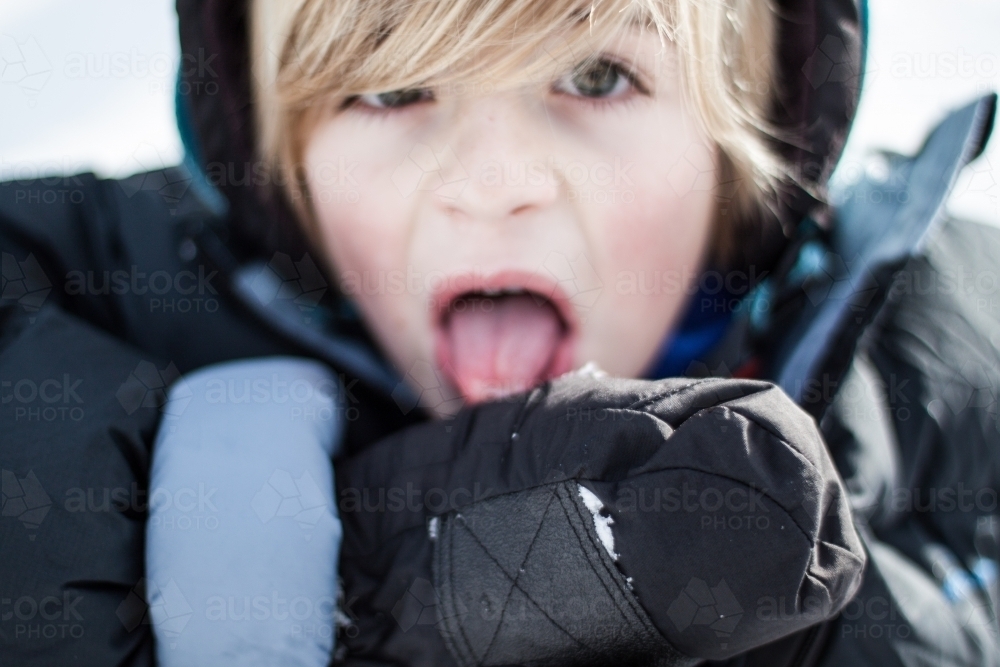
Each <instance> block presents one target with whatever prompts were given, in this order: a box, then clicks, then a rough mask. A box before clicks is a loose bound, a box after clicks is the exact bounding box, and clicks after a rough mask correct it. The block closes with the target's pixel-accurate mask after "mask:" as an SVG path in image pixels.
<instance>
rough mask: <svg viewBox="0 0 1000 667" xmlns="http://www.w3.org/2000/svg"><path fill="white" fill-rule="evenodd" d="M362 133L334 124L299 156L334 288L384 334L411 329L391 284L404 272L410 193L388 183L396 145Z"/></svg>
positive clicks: (404, 307)
mask: <svg viewBox="0 0 1000 667" xmlns="http://www.w3.org/2000/svg"><path fill="white" fill-rule="evenodd" d="M344 125H347V124H344ZM346 129H351V128H350V127H349V126H347V128H346ZM354 129H357V128H354ZM365 134H366V133H364V132H362V133H356V132H354V133H352V132H347V131H345V127H342V126H341V124H339V123H338V122H336V121H335V122H334V123H331V124H330V125H328V126H326V127H322V128H320V129H319V130H318V131H317V132H316V133H315V134H314V135H313V137H312V138H311V139H310V141H309V143H308V146H307V150H306V153H305V156H304V157H305V162H306V167H307V170H308V171H307V180H308V185H309V193H310V196H311V198H312V203H313V210H314V212H315V214H316V218H317V224H318V226H319V228H320V234H321V238H322V243H323V247H324V250H325V252H326V256H327V257H328V258H329V260H330V261H331V263H332V265H333V268H334V271H335V273H336V280H337V282H338V285H339V287H340V289H341V291H342V292H344V293H345V294H346V295H348V296H349V297H350V298H351V299H352V300H353V301H354V302H355V303H356V304H357V305H358V306H359V307H360V309H361V311H362V313H363V315H364V317H365V320H366V321H367V323H368V324H369V325H370V326H371V327H372V328H373V330H374V332H375V334H376V335H377V336H378V337H379V338H380V339H385V337H386V332H389V331H394V330H395V331H400V330H409V329H411V328H412V326H411V325H412V320H413V317H412V314H411V315H407V313H408V310H407V308H408V305H407V299H406V296H407V295H406V294H405V292H403V291H401V290H399V289H394V288H393V286H394V285H396V283H398V282H400V281H399V280H396V282H390V281H391V280H393V279H396V278H397V277H398V276H400V275H405V274H406V265H407V262H408V259H409V258H408V252H409V246H410V243H409V238H410V234H411V227H412V225H411V222H412V220H413V219H414V215H413V210H412V209H413V203H412V200H413V199H414V198H412V197H410V198H407V197H404V196H402V195H401V194H400V193H399V191H398V189H397V188H396V187H395V186H394V184H393V180H392V174H393V170H394V169H395V168H396V167H397V166H398V165H399V163H400V161H401V159H402V158H400V155H398V153H399V147H398V145H396V146H389V145H382V144H383V143H385V142H384V139H380V138H378V137H371V136H365ZM399 143H402V142H396V144H399ZM373 146H374V148H373ZM402 157H403V158H405V154H404V155H402ZM411 310H412V308H411ZM390 347H392V346H391V345H390ZM390 351H394V350H390Z"/></svg>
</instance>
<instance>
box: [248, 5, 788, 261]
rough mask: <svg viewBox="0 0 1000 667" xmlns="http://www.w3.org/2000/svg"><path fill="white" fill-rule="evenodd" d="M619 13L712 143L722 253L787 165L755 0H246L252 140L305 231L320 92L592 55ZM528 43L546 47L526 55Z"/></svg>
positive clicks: (488, 74)
mask: <svg viewBox="0 0 1000 667" xmlns="http://www.w3.org/2000/svg"><path fill="white" fill-rule="evenodd" d="M630 23H632V24H635V23H638V24H639V25H641V26H644V27H649V28H651V29H653V30H655V31H656V32H657V33H658V35H659V37H660V40H661V43H663V44H666V43H667V42H668V41H669V42H671V43H672V44H673V45H674V47H675V48H676V54H677V64H678V73H679V75H680V76H679V80H680V84H681V90H682V94H683V96H684V99H685V100H686V103H687V104H688V106H689V108H690V109H691V110H692V112H693V115H694V117H695V118H696V120H697V122H699V123H700V125H701V128H702V130H703V131H704V133H705V135H706V136H707V137H708V138H709V139H710V140H711V141H712V142H713V143H714V145H715V146H716V147H717V156H718V165H717V166H718V169H719V186H718V190H717V192H716V196H717V201H718V203H719V207H718V210H719V215H717V221H716V233H715V240H714V249H713V250H714V254H715V257H716V259H718V260H720V261H725V258H726V257H727V256H728V255H730V254H731V253H732V251H733V249H734V247H735V245H736V244H737V243H738V239H737V235H738V234H739V232H740V231H745V229H746V228H745V227H743V226H741V223H746V222H747V221H757V220H760V219H761V213H763V212H765V211H766V210H767V209H768V208H770V202H773V201H774V195H775V194H776V192H777V190H778V189H779V188H780V187H781V186H782V184H783V183H784V182H785V181H786V180H788V179H789V169H788V168H787V166H786V165H785V164H784V162H783V161H782V159H781V158H780V156H779V155H778V154H777V152H776V150H775V148H774V143H773V142H771V141H770V138H772V137H775V136H776V132H775V131H774V129H773V128H772V127H771V126H770V125H769V123H768V120H767V119H768V111H769V104H770V103H771V100H772V86H773V80H772V76H773V69H774V64H773V56H774V51H775V44H774V41H775V23H776V20H775V15H774V10H773V9H772V7H771V5H770V3H769V2H766V1H762V0H603V1H602V0H597V1H595V2H594V3H593V4H591V5H580V4H579V3H578V2H577V0H252V9H251V35H250V37H251V68H252V72H253V81H254V97H255V102H256V114H257V115H256V122H257V129H258V132H257V138H258V146H257V149H258V151H259V153H260V157H261V158H262V159H263V160H264V161H266V162H267V163H268V164H269V165H270V166H271V167H273V168H277V169H279V170H282V171H283V172H284V173H285V174H287V177H286V178H284V179H282V182H283V184H284V190H285V194H286V195H287V196H288V197H289V199H290V200H291V202H292V205H293V207H294V208H295V209H296V210H297V212H298V214H299V216H300V218H301V220H302V222H303V224H304V225H305V231H306V232H307V233H308V234H309V235H310V236H313V238H315V232H316V230H315V221H314V219H313V216H312V212H311V208H310V207H309V205H308V203H307V202H308V192H307V190H306V184H305V177H304V174H303V173H302V169H301V167H300V166H299V165H300V164H301V160H302V156H303V153H304V147H305V141H306V140H307V139H308V135H309V133H310V131H311V130H312V128H313V127H314V124H315V122H316V121H317V119H318V118H319V117H320V116H321V114H322V113H324V112H326V111H329V109H330V108H331V107H330V104H331V103H332V102H333V101H335V100H342V99H344V98H346V97H350V96H354V95H360V94H366V93H379V92H385V91H390V90H399V89H405V88H418V87H419V88H423V87H436V86H449V85H456V84H458V85H460V84H461V83H462V82H464V81H490V82H491V84H490V85H491V86H494V87H495V88H499V87H502V86H503V85H504V82H507V83H510V84H516V83H518V82H523V81H525V80H533V79H534V78H535V77H540V76H545V75H546V73H547V70H546V67H551V65H552V63H553V62H571V64H576V63H572V59H573V56H574V54H576V53H580V54H583V55H584V57H591V56H596V52H595V48H594V47H595V46H599V45H601V44H602V43H603V42H606V41H607V40H609V39H611V38H613V36H614V35H615V34H619V33H618V31H619V30H620V29H621V28H623V27H625V25H627V24H630ZM554 36H558V37H559V38H560V39H558V40H557V43H556V44H555V45H553V37H554ZM542 50H544V53H545V54H546V55H547V56H549V58H544V59H543V58H537V55H538V53H539V52H540V51H542Z"/></svg>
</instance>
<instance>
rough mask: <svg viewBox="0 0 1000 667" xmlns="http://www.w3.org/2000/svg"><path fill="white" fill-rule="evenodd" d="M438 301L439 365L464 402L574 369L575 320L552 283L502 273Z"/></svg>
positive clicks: (515, 389)
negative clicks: (498, 276)
mask: <svg viewBox="0 0 1000 667" xmlns="http://www.w3.org/2000/svg"><path fill="white" fill-rule="evenodd" d="M437 303H438V304H440V307H439V309H438V311H437V313H436V322H435V324H436V326H435V352H436V354H437V361H438V365H439V366H440V367H441V369H442V370H443V371H444V373H445V374H446V375H447V376H448V378H449V379H450V381H451V382H452V383H453V384H454V385H455V387H456V388H457V389H458V390H459V391H460V392H461V394H462V396H463V397H464V398H465V399H466V400H467V401H470V402H473V403H475V402H479V401H485V400H491V399H496V398H500V397H502V396H506V395H508V394H514V393H519V392H522V391H526V390H528V389H530V388H532V387H534V386H536V385H538V384H540V383H542V382H544V381H546V380H548V379H550V378H553V377H556V376H559V375H562V374H563V373H565V372H567V371H569V370H571V369H572V364H573V343H574V341H575V338H576V322H575V317H574V315H573V311H572V307H571V306H570V305H569V301H568V299H566V298H565V295H564V294H563V293H562V291H561V290H560V289H559V288H558V286H557V285H555V284H553V283H549V282H548V281H540V280H539V279H538V278H537V277H531V276H514V275H507V276H504V277H502V278H497V279H494V280H490V281H488V283H486V284H483V283H482V281H480V284H477V285H476V289H471V290H465V291H455V292H454V293H451V294H441V295H440V298H439V300H438V301H437Z"/></svg>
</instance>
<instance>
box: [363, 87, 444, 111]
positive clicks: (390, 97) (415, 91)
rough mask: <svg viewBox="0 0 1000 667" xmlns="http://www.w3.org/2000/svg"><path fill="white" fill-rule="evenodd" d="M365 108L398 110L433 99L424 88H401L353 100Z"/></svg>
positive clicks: (429, 92)
mask: <svg viewBox="0 0 1000 667" xmlns="http://www.w3.org/2000/svg"><path fill="white" fill-rule="evenodd" d="M355 99H356V100H357V101H358V102H360V103H361V104H364V105H365V106H369V107H373V108H375V109H399V108H401V107H405V106H409V105H411V104H416V103H417V102H424V101H427V100H431V99H433V95H431V91H430V90H428V89H426V88H402V89H400V90H390V91H388V92H385V93H368V94H366V95H358V96H357V97H356V98H355Z"/></svg>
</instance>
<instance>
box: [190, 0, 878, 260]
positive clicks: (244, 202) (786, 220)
mask: <svg viewBox="0 0 1000 667" xmlns="http://www.w3.org/2000/svg"><path fill="white" fill-rule="evenodd" d="M775 4H776V9H777V13H778V16H779V19H778V26H777V31H776V32H777V40H778V44H777V45H776V51H775V53H776V54H777V63H776V64H777V67H776V73H775V83H776V85H775V90H774V96H773V100H772V113H771V115H772V120H773V122H774V124H775V125H776V126H777V127H778V128H779V129H780V130H781V132H782V133H783V135H784V136H783V137H782V141H780V142H779V144H778V149H779V150H780V151H781V153H782V154H783V155H784V156H785V157H786V159H788V160H789V162H790V163H791V164H792V166H793V170H794V172H795V173H796V174H797V175H798V178H799V180H800V185H798V186H795V187H791V188H790V189H789V190H788V191H787V192H784V193H782V195H781V196H780V197H779V201H778V202H776V207H775V209H776V217H777V222H778V223H780V224H774V222H775V221H773V220H772V221H770V222H771V224H765V225H764V226H763V228H764V229H765V230H766V231H765V233H763V234H759V235H755V236H757V237H758V238H754V239H746V241H747V243H744V244H743V248H742V251H741V252H742V255H743V256H742V257H739V258H737V259H736V261H737V263H738V264H741V265H752V264H756V265H757V266H765V267H766V266H769V265H770V264H771V263H773V261H774V260H775V258H776V257H777V255H778V254H779V253H780V251H781V250H782V249H783V248H784V246H785V244H786V242H787V237H789V236H790V235H791V234H792V231H793V230H794V229H795V227H796V225H797V224H798V222H799V221H800V220H801V219H802V218H803V217H804V216H806V215H812V216H813V217H814V218H817V219H823V218H824V217H825V216H823V215H822V208H823V206H824V204H823V203H822V200H823V199H824V188H825V185H826V182H827V180H828V178H829V176H830V174H831V172H832V171H833V168H834V167H835V166H836V163H837V160H838V159H839V157H840V154H841V151H842V149H843V146H844V143H845V140H846V138H847V133H848V130H849V128H850V125H851V121H852V120H853V118H854V114H855V111H856V109H857V104H858V96H859V93H860V90H861V78H862V70H863V63H864V55H865V32H866V30H865V23H866V0H777V2H776V3H775ZM177 14H178V20H179V26H180V42H181V54H182V61H181V62H182V67H181V78H180V81H179V85H178V122H179V126H180V128H181V134H182V137H183V138H184V141H185V145H186V147H187V150H188V154H189V157H190V158H191V159H193V160H194V161H195V162H196V163H197V164H199V165H200V166H201V167H202V169H203V170H205V171H206V172H208V173H219V174H221V173H225V174H226V177H225V178H223V179H217V180H221V181H222V182H221V183H216V184H215V185H216V187H217V188H218V190H219V191H221V194H222V195H223V196H224V197H225V199H226V201H227V202H228V205H229V209H230V211H231V230H230V231H231V232H232V234H233V236H234V238H233V240H234V241H237V242H239V243H241V244H244V245H246V246H247V247H248V249H250V250H251V251H253V252H255V253H259V254H265V255H266V254H270V253H273V252H275V251H277V250H281V251H284V252H288V253H291V254H293V255H294V256H300V255H301V254H302V253H303V252H305V251H306V250H307V249H308V244H307V242H306V240H305V238H304V237H303V235H302V234H301V232H300V231H299V230H298V227H297V225H296V223H295V217H294V215H293V213H292V211H291V208H290V207H289V205H288V204H287V202H285V201H283V199H282V198H281V197H276V196H274V193H273V191H272V192H269V191H267V190H266V189H265V188H263V187H260V186H257V185H254V184H253V181H254V178H253V174H254V172H253V166H252V165H253V163H254V159H255V151H254V146H255V142H254V136H255V127H254V125H255V121H254V118H255V116H254V109H253V100H252V91H251V74H250V66H249V49H248V47H249V43H248V42H249V40H248V23H249V21H248V19H249V7H248V1H247V0H177Z"/></svg>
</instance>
